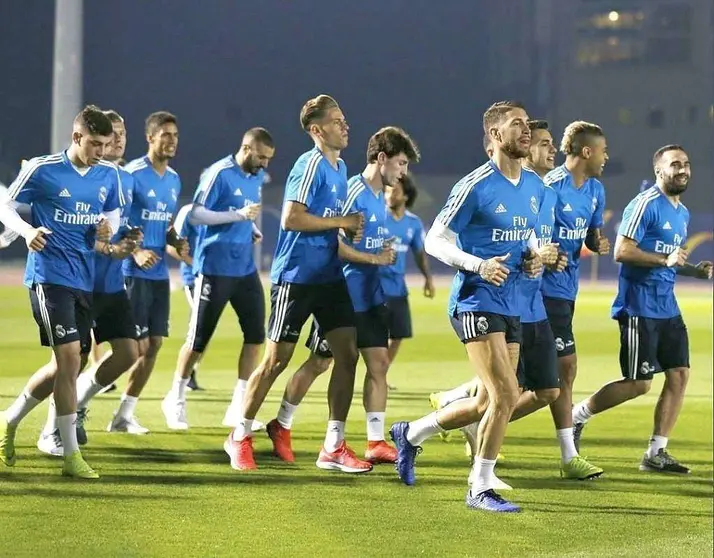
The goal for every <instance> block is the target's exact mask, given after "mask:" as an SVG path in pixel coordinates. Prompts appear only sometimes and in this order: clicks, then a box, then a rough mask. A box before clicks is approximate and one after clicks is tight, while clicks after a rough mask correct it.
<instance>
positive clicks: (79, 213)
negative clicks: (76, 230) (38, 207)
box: [54, 202, 100, 225]
mask: <svg viewBox="0 0 714 558" xmlns="http://www.w3.org/2000/svg"><path fill="white" fill-rule="evenodd" d="M91 211H92V204H91V203H85V202H76V203H75V204H74V211H73V212H70V211H64V210H63V209H59V208H55V214H54V220H55V221H57V222H58V223H63V224H65V225H96V224H97V223H98V222H99V219H100V217H99V214H98V213H91Z"/></svg>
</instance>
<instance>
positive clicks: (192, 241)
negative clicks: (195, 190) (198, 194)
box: [174, 203, 205, 287]
mask: <svg viewBox="0 0 714 558" xmlns="http://www.w3.org/2000/svg"><path fill="white" fill-rule="evenodd" d="M191 208H193V204H192V203H189V204H187V205H184V206H183V207H182V208H181V209H179V210H178V212H177V213H176V219H175V220H174V229H176V232H177V233H178V234H179V236H180V237H181V238H185V239H186V242H188V254H189V256H191V257H192V258H193V257H194V256H195V254H196V245H197V243H198V242H199V238H200V237H201V233H202V232H203V230H204V229H205V227H204V226H202V225H192V224H191V223H190V222H189V220H188V214H189V213H191ZM179 268H180V271H181V282H182V283H183V286H184V287H193V284H194V283H195V282H196V274H195V273H194V271H193V266H192V265H188V264H187V263H185V262H183V261H182V262H181V263H180V264H179Z"/></svg>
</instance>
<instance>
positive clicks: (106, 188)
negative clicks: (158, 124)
mask: <svg viewBox="0 0 714 558" xmlns="http://www.w3.org/2000/svg"><path fill="white" fill-rule="evenodd" d="M8 195H9V196H10V198H11V199H13V200H15V201H16V202H18V203H25V204H29V205H30V223H31V224H32V226H33V227H35V228H38V227H45V228H47V229H49V230H50V231H52V234H50V235H47V236H46V237H45V238H46V239H47V244H46V245H45V247H44V249H43V250H42V251H41V252H30V253H29V254H28V256H27V266H26V268H25V280H24V283H25V285H26V286H27V287H32V285H33V284H35V283H40V284H50V285H62V286H65V287H71V288H74V289H79V290H82V291H86V292H91V291H92V289H93V287H94V262H95V257H96V251H95V250H94V243H95V241H96V224H97V221H99V219H100V217H101V213H102V212H109V211H114V210H115V209H120V208H121V207H122V206H123V205H124V194H123V191H122V188H121V181H120V178H119V171H118V169H117V167H116V166H115V165H113V164H112V163H109V162H106V161H100V162H99V163H98V164H96V165H94V166H92V167H88V168H85V169H78V168H76V167H75V166H74V165H73V164H72V163H71V162H70V160H69V159H68V158H67V153H66V152H64V151H63V152H61V153H56V154H54V155H47V156H44V157H36V158H34V159H31V160H30V161H28V162H27V163H26V164H25V165H24V166H23V167H22V170H21V171H20V174H19V175H18V176H17V178H16V179H15V181H14V182H13V183H12V184H11V185H10V188H9V190H8Z"/></svg>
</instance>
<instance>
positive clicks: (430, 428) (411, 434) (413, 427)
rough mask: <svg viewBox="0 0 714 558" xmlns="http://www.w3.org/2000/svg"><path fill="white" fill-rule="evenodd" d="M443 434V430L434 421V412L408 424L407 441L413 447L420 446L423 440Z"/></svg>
mask: <svg viewBox="0 0 714 558" xmlns="http://www.w3.org/2000/svg"><path fill="white" fill-rule="evenodd" d="M439 432H444V429H443V428H442V427H441V426H440V425H439V423H438V422H437V421H436V412H433V413H431V414H429V415H426V416H425V417H422V418H420V419H417V420H415V421H412V422H410V423H409V430H407V440H408V441H409V443H410V444H411V445H413V446H420V445H421V444H422V443H423V442H424V441H425V440H427V439H428V438H430V437H431V436H433V435H434V434H438V433H439Z"/></svg>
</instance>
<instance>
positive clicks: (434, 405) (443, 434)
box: [429, 393, 451, 442]
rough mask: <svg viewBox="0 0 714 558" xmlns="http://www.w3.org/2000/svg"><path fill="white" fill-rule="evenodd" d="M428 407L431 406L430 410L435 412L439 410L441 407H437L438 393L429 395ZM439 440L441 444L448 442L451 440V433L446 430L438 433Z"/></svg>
mask: <svg viewBox="0 0 714 558" xmlns="http://www.w3.org/2000/svg"><path fill="white" fill-rule="evenodd" d="M429 405H431V408H432V409H434V410H435V411H438V410H439V409H441V406H440V405H439V393H432V394H430V395H429ZM439 438H441V441H442V442H448V441H449V439H450V438H451V431H450V430H446V431H444V432H439Z"/></svg>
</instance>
